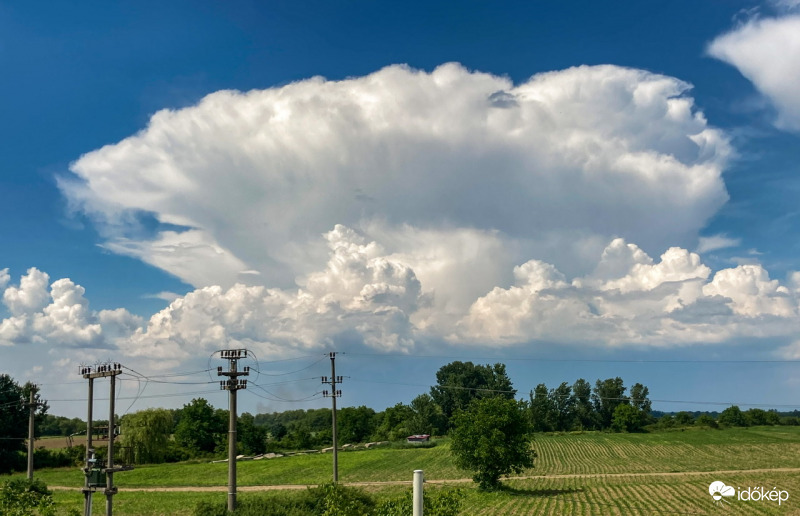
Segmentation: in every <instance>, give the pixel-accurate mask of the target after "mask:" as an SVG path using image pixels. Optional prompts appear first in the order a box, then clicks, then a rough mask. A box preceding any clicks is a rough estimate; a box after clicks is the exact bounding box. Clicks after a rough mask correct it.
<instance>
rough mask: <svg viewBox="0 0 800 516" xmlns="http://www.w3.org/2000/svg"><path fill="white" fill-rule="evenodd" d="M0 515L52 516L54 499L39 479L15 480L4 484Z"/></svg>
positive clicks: (1, 490)
mask: <svg viewBox="0 0 800 516" xmlns="http://www.w3.org/2000/svg"><path fill="white" fill-rule="evenodd" d="M0 514H3V515H5V516H36V515H38V516H52V515H54V514H55V508H54V507H53V497H52V494H51V493H50V491H49V490H48V489H47V486H46V485H45V483H44V482H42V481H41V480H38V479H34V480H28V479H15V480H8V481H6V482H3V486H2V489H0Z"/></svg>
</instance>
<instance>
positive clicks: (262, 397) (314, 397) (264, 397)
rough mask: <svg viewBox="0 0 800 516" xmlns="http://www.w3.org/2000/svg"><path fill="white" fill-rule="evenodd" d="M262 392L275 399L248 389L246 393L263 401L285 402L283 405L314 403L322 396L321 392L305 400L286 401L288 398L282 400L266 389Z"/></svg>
mask: <svg viewBox="0 0 800 516" xmlns="http://www.w3.org/2000/svg"><path fill="white" fill-rule="evenodd" d="M262 390H263V391H264V392H266V393H267V394H270V395H271V396H274V398H268V397H267V396H263V395H261V394H258V393H257V392H253V391H251V390H248V389H245V392H248V393H250V394H252V395H253V396H256V397H258V398H261V399H265V400H268V401H278V402H283V403H302V402H308V401H314V400H317V399H320V396H319V395H320V394H322V393H321V392H315V393H314V394H311V395H309V396H306V397H305V398H299V399H295V400H290V399H286V398H281V397H280V396H278V395H277V394H274V393H271V392H269V391H268V390H266V389H262Z"/></svg>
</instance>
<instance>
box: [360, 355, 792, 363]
mask: <svg viewBox="0 0 800 516" xmlns="http://www.w3.org/2000/svg"><path fill="white" fill-rule="evenodd" d="M348 355H350V356H355V357H378V358H383V357H385V358H438V359H444V360H461V361H464V360H487V361H490V362H491V361H497V362H506V361H509V362H510V361H527V362H568V363H569V362H589V363H610V364H616V363H621V364H800V360H713V359H710V360H696V359H676V360H656V359H610V358H609V359H606V358H536V357H466V356H463V355H462V356H455V355H417V354H413V353H348Z"/></svg>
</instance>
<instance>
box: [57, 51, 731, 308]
mask: <svg viewBox="0 0 800 516" xmlns="http://www.w3.org/2000/svg"><path fill="white" fill-rule="evenodd" d="M688 89H689V85H687V84H686V83H684V82H682V81H679V80H677V79H674V78H672V77H666V76H662V75H656V74H652V73H648V72H645V71H641V70H634V69H629V68H622V67H616V66H596V67H589V66H582V67H577V68H571V69H568V70H564V71H559V72H552V73H546V74H540V75H535V76H533V77H531V78H530V80H528V81H526V82H524V83H521V84H517V85H515V84H513V83H511V81H509V80H508V79H507V78H504V77H497V76H493V75H489V74H485V73H478V72H470V71H468V70H466V69H464V68H463V67H461V66H460V65H457V64H446V65H442V66H440V67H438V68H436V69H435V70H433V71H432V72H430V73H428V72H423V71H418V70H413V69H410V68H408V67H405V66H390V67H387V68H384V69H382V70H380V71H377V72H375V73H373V74H370V75H367V76H365V77H357V78H351V79H347V80H342V81H326V80H324V79H321V78H314V79H310V80H305V81H301V82H297V83H294V84H289V85H286V86H283V87H279V88H270V89H266V90H253V91H250V92H245V93H242V92H237V91H220V92H217V93H213V94H211V95H209V96H207V97H206V98H204V99H203V100H202V101H201V102H200V103H199V104H198V105H196V106H193V107H189V108H185V109H181V110H176V111H170V110H163V111H160V112H158V113H156V114H155V115H153V117H152V118H151V120H150V123H149V126H148V127H147V128H146V129H144V130H143V131H142V132H140V133H139V134H136V135H134V136H131V137H129V138H126V139H125V140H123V141H121V142H119V143H117V144H114V145H108V146H105V147H103V148H101V149H98V150H96V151H93V152H90V153H88V154H86V155H84V156H82V157H81V158H80V159H78V160H77V161H76V162H75V163H74V164H73V165H72V166H71V170H72V171H73V172H74V174H75V175H76V178H74V179H73V180H71V181H70V180H64V181H62V182H61V188H62V189H63V191H64V192H65V194H66V195H67V197H68V198H69V200H70V201H71V203H72V205H73V207H75V209H78V210H81V211H83V212H84V213H86V214H88V215H90V216H91V217H92V218H93V220H95V221H96V223H97V225H98V227H99V228H100V230H101V232H102V234H103V235H105V237H106V242H105V246H106V247H107V248H108V249H110V250H112V251H114V252H118V253H123V254H127V255H131V256H135V257H137V258H139V259H141V260H143V261H145V262H147V263H150V264H152V265H155V266H157V267H160V268H162V269H164V270H166V271H168V272H170V273H172V274H175V275H176V276H178V277H179V278H181V279H183V280H185V281H187V282H189V283H191V284H192V285H194V286H197V287H203V286H211V285H220V286H222V287H223V288H228V287H230V286H231V285H233V284H234V283H237V282H241V283H243V284H249V285H257V284H261V285H265V286H272V287H283V288H287V287H292V286H293V285H294V280H295V279H296V278H298V277H304V276H307V275H308V274H310V273H311V272H313V271H315V270H317V269H318V268H319V267H320V265H321V264H322V263H324V261H325V260H326V257H325V253H326V250H325V249H324V248H323V247H321V246H319V245H318V244H317V237H318V235H319V234H322V233H324V232H326V231H328V230H330V228H331V226H332V225H333V224H336V223H339V224H344V225H346V226H348V227H352V228H358V229H360V230H361V231H362V232H363V233H364V234H365V235H367V236H368V237H369V238H372V239H380V240H381V241H384V240H385V241H387V242H391V243H392V244H391V246H390V244H387V246H388V247H389V249H388V251H389V252H390V253H391V254H397V255H402V256H405V257H410V258H409V261H414V262H417V263H420V262H422V259H421V258H420V255H419V254H417V251H418V249H416V248H414V247H411V245H412V244H413V243H416V242H417V241H418V240H420V239H423V240H424V239H425V238H426V237H427V236H429V235H431V234H434V233H436V232H438V233H439V234H445V233H448V232H452V233H453V234H452V235H451V236H448V237H445V238H446V239H448V240H450V241H462V242H463V241H465V239H468V238H470V237H469V236H467V235H481V237H480V238H481V240H482V242H484V243H488V242H489V241H490V240H492V238H494V239H495V240H503V241H505V242H506V243H507V244H509V245H508V246H507V247H508V248H509V249H510V250H509V251H504V253H503V254H504V255H505V256H504V259H510V260H512V263H520V262H521V261H524V260H525V259H528V258H529V257H530V256H531V255H530V254H526V251H530V250H538V251H537V253H536V254H535V256H536V257H537V258H539V259H546V260H548V261H551V262H554V263H562V261H563V262H564V265H565V266H566V262H567V261H569V260H573V261H576V262H580V263H574V264H572V265H571V266H568V267H567V268H568V269H570V270H581V268H582V267H583V268H585V267H587V266H590V262H589V261H588V259H587V256H588V254H582V253H575V252H574V251H575V247H576V246H577V247H581V248H583V249H587V250H589V249H590V250H591V251H592V253H594V252H595V251H596V250H597V245H598V242H607V241H608V240H609V239H610V238H611V237H612V236H621V237H625V238H626V239H627V240H629V241H634V242H637V243H638V244H639V245H641V246H642V247H643V248H645V249H649V248H654V249H664V248H666V247H668V246H669V245H675V244H680V243H685V244H686V245H688V244H689V243H690V242H693V241H695V239H696V234H697V231H698V230H699V229H700V228H702V227H703V226H704V224H705V222H706V221H707V220H708V218H709V217H710V216H711V215H713V214H714V213H715V212H716V210H717V209H718V208H719V207H720V206H721V205H722V204H723V203H724V202H725V201H726V199H727V194H726V192H725V188H724V184H723V181H722V178H721V171H722V168H723V166H724V163H725V159H726V157H727V156H728V154H729V146H728V144H727V142H726V140H725V138H724V136H723V135H721V133H720V132H718V131H716V130H714V129H712V128H710V127H709V126H708V124H707V122H706V120H705V118H704V117H703V115H702V113H699V112H697V111H696V110H695V108H694V106H693V101H692V99H691V98H690V97H688V96H687V95H686V93H687V91H688ZM151 217H152V218H154V219H155V220H156V221H157V222H158V223H160V224H161V225H160V226H157V228H156V230H155V232H152V231H148V230H147V229H146V228H148V227H151V225H149V224H140V223H138V222H139V221H142V220H143V219H148V220H149V218H151ZM376 228H379V229H380V231H378V229H376ZM409 228H410V229H409ZM373 230H374V231H378V232H375V233H373V232H372V231H373ZM493 231H496V232H498V234H497V235H496V236H495V237H489V238H484V237H486V236H490V235H491V232H493ZM391 232H395V233H396V235H389V233H391ZM470 232H472V233H470ZM410 235H411V236H410ZM414 235H416V238H414V237H413V236H414ZM432 247H435V246H432ZM429 249H430V248H429ZM511 253H517V254H516V255H513V256H510V255H511ZM478 262H480V260H474V264H475V265H476V266H477V265H478ZM466 266H467V264H466V263H465V262H462V263H461V264H460V265H455V264H454V265H453V266H452V267H454V269H453V270H455V268H459V267H462V268H464V267H466ZM509 270H510V269H509V268H505V264H499V265H497V266H495V267H494V269H493V270H492V271H491V272H489V273H486V274H485V275H486V277H500V276H504V277H505V276H507V275H508V271H509ZM254 271H255V272H257V273H258V274H251V273H252V272H254ZM584 272H585V271H584ZM420 274H421V275H422V274H424V273H423V272H422V271H421V270H420ZM470 274H476V275H477V274H483V273H481V272H479V270H478V269H477V267H476V268H474V269H472V270H471V272H470ZM440 290H442V289H441V288H438V287H437V292H438V291H440ZM456 297H457V296H456V295H455V294H454V296H453V297H451V300H452V302H453V303H455V304H460V305H464V304H467V303H469V302H471V301H472V300H467V298H466V297H461V298H459V299H456ZM473 300H474V298H473Z"/></svg>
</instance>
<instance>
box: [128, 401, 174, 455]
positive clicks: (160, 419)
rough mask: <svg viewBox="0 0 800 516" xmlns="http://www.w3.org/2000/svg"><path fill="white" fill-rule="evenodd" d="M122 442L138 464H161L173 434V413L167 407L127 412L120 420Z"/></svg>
mask: <svg viewBox="0 0 800 516" xmlns="http://www.w3.org/2000/svg"><path fill="white" fill-rule="evenodd" d="M120 427H121V431H122V439H121V440H120V444H121V446H123V447H127V448H128V449H129V450H130V452H131V455H130V456H131V458H132V460H133V462H134V463H136V464H159V463H161V462H164V461H165V460H166V457H167V446H168V443H169V439H170V435H171V434H172V414H171V413H170V411H168V410H165V409H146V410H140V411H138V412H134V413H133V414H126V415H125V416H124V417H123V418H122V420H121V421H120Z"/></svg>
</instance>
